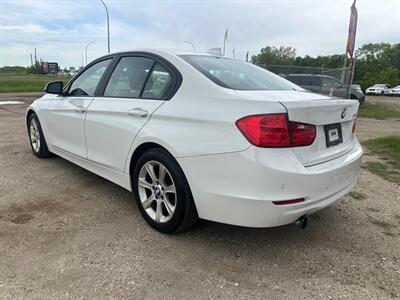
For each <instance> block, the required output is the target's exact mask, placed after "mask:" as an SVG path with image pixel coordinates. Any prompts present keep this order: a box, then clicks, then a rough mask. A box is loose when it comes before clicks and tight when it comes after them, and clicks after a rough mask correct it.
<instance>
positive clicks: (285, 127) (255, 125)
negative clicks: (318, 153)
mask: <svg viewBox="0 0 400 300" xmlns="http://www.w3.org/2000/svg"><path fill="white" fill-rule="evenodd" d="M236 126H237V127H238V128H239V130H240V132H241V133H242V134H243V135H244V137H245V138H246V139H247V140H248V141H249V142H250V143H251V144H253V145H255V146H257V147H264V148H282V147H300V146H308V145H311V144H312V143H313V142H314V139H315V135H316V131H317V130H316V127H315V125H310V124H304V123H299V122H292V121H289V119H288V116H287V114H266V115H253V116H247V117H244V118H242V119H239V120H237V121H236Z"/></svg>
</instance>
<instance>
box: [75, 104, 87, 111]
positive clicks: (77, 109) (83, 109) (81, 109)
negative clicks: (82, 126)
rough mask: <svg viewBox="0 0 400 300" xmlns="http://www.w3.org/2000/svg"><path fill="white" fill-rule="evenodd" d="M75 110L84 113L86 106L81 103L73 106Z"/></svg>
mask: <svg viewBox="0 0 400 300" xmlns="http://www.w3.org/2000/svg"><path fill="white" fill-rule="evenodd" d="M75 111H76V112H80V113H84V112H85V111H86V108H85V107H84V106H82V105H80V106H77V107H75Z"/></svg>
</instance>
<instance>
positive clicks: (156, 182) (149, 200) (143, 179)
mask: <svg viewBox="0 0 400 300" xmlns="http://www.w3.org/2000/svg"><path fill="white" fill-rule="evenodd" d="M151 174H153V175H151ZM162 174H165V175H164V176H163V175H162ZM132 187H133V192H134V196H135V199H136V203H137V205H138V208H139V210H140V213H141V214H142V216H143V218H144V219H145V220H146V222H147V223H148V224H149V225H150V226H151V227H153V228H154V229H156V230H158V231H159V232H162V233H175V232H178V231H180V230H183V229H185V228H188V227H190V226H192V225H193V224H194V223H195V222H196V221H197V219H198V215H197V211H196V207H195V204H194V201H193V196H192V192H191V191H190V187H189V184H188V182H187V180H186V177H185V175H184V174H183V171H182V169H181V168H180V166H179V164H178V162H177V161H176V160H175V159H174V158H173V157H172V156H171V154H169V153H168V152H167V151H166V150H164V149H162V148H155V149H150V150H148V151H147V152H145V153H143V154H142V155H141V156H140V158H139V159H138V161H137V163H136V166H135V168H134V171H133V176H132Z"/></svg>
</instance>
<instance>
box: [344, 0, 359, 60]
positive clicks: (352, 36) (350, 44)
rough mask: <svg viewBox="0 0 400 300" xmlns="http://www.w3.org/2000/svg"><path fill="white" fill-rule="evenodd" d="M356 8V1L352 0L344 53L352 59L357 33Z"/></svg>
mask: <svg viewBox="0 0 400 300" xmlns="http://www.w3.org/2000/svg"><path fill="white" fill-rule="evenodd" d="M357 18H358V14H357V8H356V0H354V2H353V5H352V6H351V15H350V24H349V36H348V38H347V48H346V53H347V54H348V55H349V56H350V58H353V56H354V48H355V43H356V32H357Z"/></svg>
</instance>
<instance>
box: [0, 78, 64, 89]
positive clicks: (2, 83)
mask: <svg viewBox="0 0 400 300" xmlns="http://www.w3.org/2000/svg"><path fill="white" fill-rule="evenodd" d="M69 79H70V78H69V77H62V78H58V77H55V76H48V75H33V74H32V75H29V74H24V75H0V93H17V92H43V91H44V87H45V85H46V83H48V82H50V81H56V80H62V81H63V82H64V83H67V82H68V81H69Z"/></svg>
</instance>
